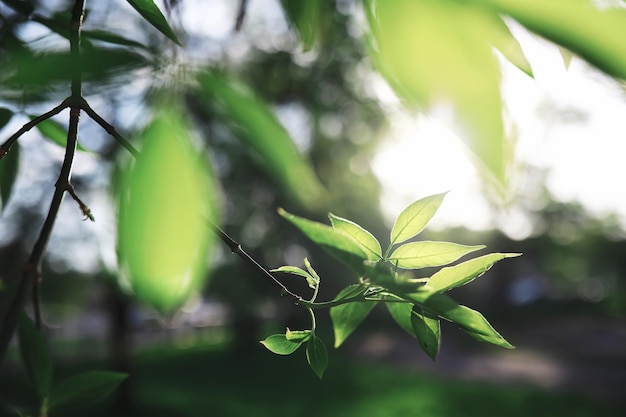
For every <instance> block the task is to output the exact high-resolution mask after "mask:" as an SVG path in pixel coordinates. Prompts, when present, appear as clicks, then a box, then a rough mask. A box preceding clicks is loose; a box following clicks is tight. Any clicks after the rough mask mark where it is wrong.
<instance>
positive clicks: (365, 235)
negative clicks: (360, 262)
mask: <svg viewBox="0 0 626 417" xmlns="http://www.w3.org/2000/svg"><path fill="white" fill-rule="evenodd" d="M328 217H329V218H330V223H331V224H332V226H333V228H334V229H337V230H341V231H342V232H344V233H346V234H347V235H349V236H350V237H352V238H353V239H354V240H356V241H357V242H358V243H359V245H361V247H362V248H363V249H364V250H365V253H367V259H369V260H370V261H377V260H379V259H381V258H382V257H383V255H382V249H381V248H380V243H379V242H378V240H377V239H376V238H375V237H374V236H373V235H372V234H371V233H370V232H368V231H367V230H365V229H364V228H362V227H361V226H359V225H358V224H356V223H354V222H353V221H351V220H348V219H344V218H341V217H339V216H335V215H334V214H332V213H329V214H328Z"/></svg>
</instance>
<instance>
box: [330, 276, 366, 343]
mask: <svg viewBox="0 0 626 417" xmlns="http://www.w3.org/2000/svg"><path fill="white" fill-rule="evenodd" d="M353 292H354V289H353V288H351V287H347V288H344V289H343V290H342V291H341V292H340V293H339V294H338V295H337V297H336V298H339V299H342V298H345V296H349V294H352V293H353ZM340 297H342V298H340ZM376 304H377V302H376V301H354V302H351V303H346V304H341V305H338V306H335V307H332V308H331V309H330V318H331V319H332V322H333V330H334V332H335V348H338V347H339V346H341V344H342V343H343V342H344V341H345V340H346V339H347V338H348V336H350V335H351V334H352V332H353V331H354V330H355V329H356V328H357V327H358V326H359V324H361V322H362V321H363V320H364V319H365V317H367V315H368V314H369V313H370V311H372V309H373V308H374V306H376Z"/></svg>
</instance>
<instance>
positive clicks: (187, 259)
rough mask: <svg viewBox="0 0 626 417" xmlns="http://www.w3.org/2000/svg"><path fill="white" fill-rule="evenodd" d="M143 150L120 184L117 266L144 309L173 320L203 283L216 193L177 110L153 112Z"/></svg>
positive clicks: (207, 168)
mask: <svg viewBox="0 0 626 417" xmlns="http://www.w3.org/2000/svg"><path fill="white" fill-rule="evenodd" d="M140 142H141V143H142V148H141V155H140V157H139V158H138V159H137V161H136V163H135V165H134V167H132V169H129V170H127V171H126V172H125V173H124V174H123V177H122V179H121V180H120V181H121V184H122V186H121V189H120V195H119V196H118V197H119V204H120V208H119V216H118V252H119V258H120V264H121V266H122V268H123V271H124V272H125V273H126V274H127V275H128V281H129V282H130V284H131V286H132V290H133V291H134V292H135V295H136V296H137V297H138V298H139V299H140V300H141V301H143V302H144V303H146V304H147V305H149V306H151V307H153V308H155V309H156V310H158V311H159V312H161V313H170V312H172V311H174V310H175V309H177V308H179V307H180V306H181V305H183V304H184V303H185V301H186V300H187V298H188V297H189V295H190V294H191V293H192V292H193V291H195V290H198V289H199V288H200V287H201V286H202V285H203V283H204V282H205V280H206V279H207V277H208V273H207V262H206V260H207V254H208V253H209V250H210V249H211V247H212V243H213V240H214V235H213V233H212V232H211V230H210V228H209V227H207V225H206V218H208V219H209V220H210V221H211V222H213V223H217V221H218V220H217V219H218V217H219V215H218V211H219V210H218V205H217V202H216V198H215V193H216V189H215V184H213V182H212V181H211V179H212V178H213V176H212V171H211V168H210V166H209V165H208V160H207V159H206V158H205V157H204V156H203V155H202V154H199V153H198V152H197V150H196V149H195V147H194V146H193V144H192V140H191V137H190V133H189V126H188V125H187V124H186V122H185V120H184V119H183V117H182V115H181V114H180V112H179V109H177V108H176V106H175V105H172V104H171V103H170V105H169V106H168V108H167V109H163V110H159V111H157V112H156V114H155V118H154V120H153V121H152V123H150V125H149V126H148V127H147V128H146V129H145V131H144V132H143V133H142V134H141V137H140Z"/></svg>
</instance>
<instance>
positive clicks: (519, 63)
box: [484, 14, 533, 78]
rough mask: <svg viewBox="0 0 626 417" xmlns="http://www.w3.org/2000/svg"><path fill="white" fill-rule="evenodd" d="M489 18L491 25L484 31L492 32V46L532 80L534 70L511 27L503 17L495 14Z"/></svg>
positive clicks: (490, 36) (485, 27) (490, 34)
mask: <svg viewBox="0 0 626 417" xmlns="http://www.w3.org/2000/svg"><path fill="white" fill-rule="evenodd" d="M489 18H490V22H491V24H487V25H485V26H484V29H485V30H488V31H490V33H489V34H488V36H489V40H490V41H491V44H492V45H493V46H494V47H495V48H496V49H498V51H500V53H501V54H502V55H503V56H504V57H505V58H506V59H507V60H508V61H509V62H510V63H511V64H513V65H515V66H516V67H517V68H519V69H520V70H521V71H523V72H524V73H526V75H528V76H529V77H531V78H532V77H533V70H532V67H531V66H530V63H529V62H528V59H527V58H526V54H525V53H524V50H523V49H522V47H521V46H520V44H519V42H518V40H517V39H516V38H515V36H513V34H512V33H511V30H510V29H509V27H508V26H507V25H506V24H505V23H504V21H503V20H502V17H501V16H498V15H496V14H494V15H490V16H489Z"/></svg>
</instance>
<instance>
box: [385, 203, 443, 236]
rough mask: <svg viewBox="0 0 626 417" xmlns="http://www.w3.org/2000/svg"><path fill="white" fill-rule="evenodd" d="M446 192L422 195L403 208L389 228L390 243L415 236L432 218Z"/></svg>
mask: <svg viewBox="0 0 626 417" xmlns="http://www.w3.org/2000/svg"><path fill="white" fill-rule="evenodd" d="M446 194H447V192H445V193H441V194H435V195H431V196H428V197H424V198H422V199H420V200H417V201H416V202H414V203H412V204H411V205H409V206H408V207H407V208H405V209H404V210H403V211H402V212H401V213H400V215H398V218H397V219H396V222H395V223H394V225H393V228H392V229H391V244H392V245H394V244H396V243H401V242H404V241H405V240H408V239H410V238H412V237H414V236H417V235H418V234H419V233H420V232H421V231H422V230H424V228H425V227H426V225H427V224H428V222H429V221H430V219H432V218H433V216H434V215H435V213H436V212H437V209H439V206H441V203H442V202H443V198H444V197H445V196H446Z"/></svg>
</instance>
